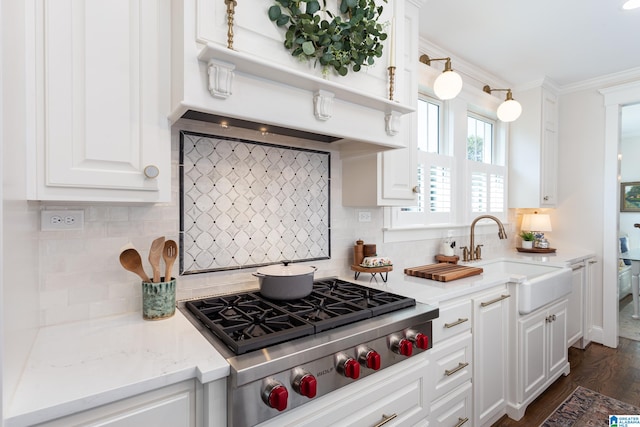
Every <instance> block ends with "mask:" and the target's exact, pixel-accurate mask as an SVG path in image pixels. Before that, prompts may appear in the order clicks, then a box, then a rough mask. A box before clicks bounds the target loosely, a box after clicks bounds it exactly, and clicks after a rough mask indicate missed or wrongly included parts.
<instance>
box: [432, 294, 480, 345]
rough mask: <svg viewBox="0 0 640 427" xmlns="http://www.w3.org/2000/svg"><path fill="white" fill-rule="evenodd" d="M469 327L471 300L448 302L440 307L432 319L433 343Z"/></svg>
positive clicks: (435, 343) (464, 330)
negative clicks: (436, 315)
mask: <svg viewBox="0 0 640 427" xmlns="http://www.w3.org/2000/svg"><path fill="white" fill-rule="evenodd" d="M469 329H471V300H465V301H460V302H457V303H453V304H450V305H449V304H448V305H445V306H443V307H441V308H440V316H439V317H438V318H437V319H434V320H433V343H434V345H438V343H440V342H442V341H444V340H446V339H448V338H451V337H453V336H455V335H457V334H460V333H462V332H466V331H468V330H469Z"/></svg>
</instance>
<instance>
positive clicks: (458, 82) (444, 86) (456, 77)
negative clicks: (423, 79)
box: [420, 55, 462, 100]
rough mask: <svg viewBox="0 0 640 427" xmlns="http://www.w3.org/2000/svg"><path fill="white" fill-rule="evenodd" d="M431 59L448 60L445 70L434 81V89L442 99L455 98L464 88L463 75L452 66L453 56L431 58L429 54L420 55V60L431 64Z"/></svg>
mask: <svg viewBox="0 0 640 427" xmlns="http://www.w3.org/2000/svg"><path fill="white" fill-rule="evenodd" d="M431 61H447V62H445V63H444V70H443V71H442V74H440V75H439V76H438V78H437V79H436V81H435V82H434V83H433V91H434V92H435V93H436V96H437V97H438V98H440V99H442V100H447V99H453V98H455V97H456V96H458V94H459V93H460V91H461V90H462V77H460V74H458V73H456V72H455V71H453V69H452V68H451V58H429V55H422V56H420V62H422V63H423V64H427V65H429V66H431Z"/></svg>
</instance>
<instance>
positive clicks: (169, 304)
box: [142, 277, 176, 320]
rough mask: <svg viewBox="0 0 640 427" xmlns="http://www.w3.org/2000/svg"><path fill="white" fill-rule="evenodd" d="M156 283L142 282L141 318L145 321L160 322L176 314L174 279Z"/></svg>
mask: <svg viewBox="0 0 640 427" xmlns="http://www.w3.org/2000/svg"><path fill="white" fill-rule="evenodd" d="M160 280H161V281H160V282H158V283H152V282H142V317H143V319H145V320H162V319H166V318H169V317H171V316H173V315H174V314H175V312H176V279H175V278H173V277H172V278H171V281H169V282H164V281H163V280H164V277H162V278H161V279H160Z"/></svg>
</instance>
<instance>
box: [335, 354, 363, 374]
mask: <svg viewBox="0 0 640 427" xmlns="http://www.w3.org/2000/svg"><path fill="white" fill-rule="evenodd" d="M336 369H337V371H338V372H339V373H340V374H342V375H344V376H345V377H347V378H351V379H352V380H357V379H358V377H359V376H360V364H359V363H358V361H357V360H356V359H354V358H353V357H351V356H347V355H346V354H344V353H340V354H338V356H337V363H336Z"/></svg>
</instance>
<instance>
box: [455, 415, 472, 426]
mask: <svg viewBox="0 0 640 427" xmlns="http://www.w3.org/2000/svg"><path fill="white" fill-rule="evenodd" d="M467 421H469V418H467V417H464V418H460V417H458V424H456V425H455V426H453V427H460V426H461V425H463V424H466V422H467Z"/></svg>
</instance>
